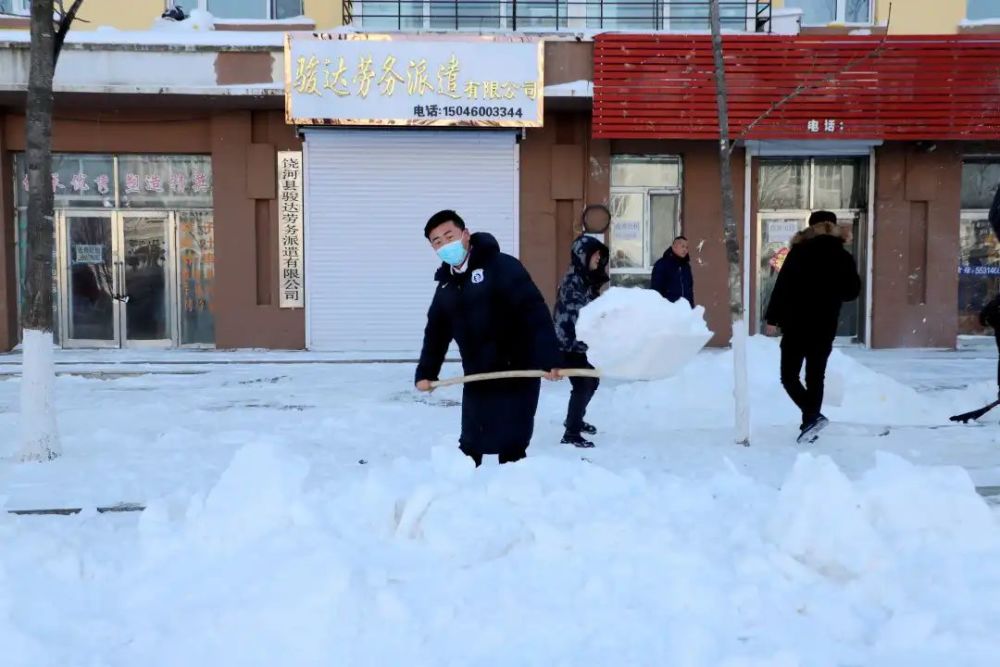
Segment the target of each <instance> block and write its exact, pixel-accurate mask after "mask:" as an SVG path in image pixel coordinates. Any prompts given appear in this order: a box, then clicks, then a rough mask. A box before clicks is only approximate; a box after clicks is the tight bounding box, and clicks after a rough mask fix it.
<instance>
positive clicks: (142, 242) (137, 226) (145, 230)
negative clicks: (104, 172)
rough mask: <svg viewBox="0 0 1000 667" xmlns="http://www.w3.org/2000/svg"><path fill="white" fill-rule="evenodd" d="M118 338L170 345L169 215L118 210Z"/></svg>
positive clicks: (135, 343) (138, 343)
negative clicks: (120, 288) (121, 316)
mask: <svg viewBox="0 0 1000 667" xmlns="http://www.w3.org/2000/svg"><path fill="white" fill-rule="evenodd" d="M118 221H119V224H118V234H119V236H118V238H119V247H120V250H119V252H118V257H119V258H120V259H119V260H118V264H119V270H118V271H119V276H120V280H121V284H122V286H123V290H122V295H123V300H122V308H123V310H124V313H123V322H122V323H121V329H122V333H121V339H122V341H123V343H124V344H125V345H127V346H129V347H170V345H171V344H172V342H173V338H174V335H173V333H174V322H173V313H174V308H173V307H172V306H173V289H172V284H173V280H172V267H171V264H172V261H171V260H172V258H173V257H174V253H173V252H172V248H171V242H170V240H171V234H170V224H169V222H170V218H169V216H168V215H167V214H166V213H134V212H123V213H119V214H118Z"/></svg>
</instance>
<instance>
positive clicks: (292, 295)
mask: <svg viewBox="0 0 1000 667" xmlns="http://www.w3.org/2000/svg"><path fill="white" fill-rule="evenodd" d="M278 225H279V226H278V280H279V285H278V289H279V298H278V305H279V307H281V308H302V307H303V306H304V305H305V273H304V265H305V263H304V256H303V252H302V237H303V235H302V151H279V152H278Z"/></svg>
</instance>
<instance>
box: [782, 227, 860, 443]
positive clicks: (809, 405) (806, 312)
mask: <svg viewBox="0 0 1000 667" xmlns="http://www.w3.org/2000/svg"><path fill="white" fill-rule="evenodd" d="M860 292H861V278H860V277H859V276H858V269H857V265H856V264H855V263H854V258H853V257H852V256H851V254H850V253H849V252H847V249H846V248H844V237H843V236H842V235H841V232H840V227H839V226H838V224H837V216H836V215H835V214H834V213H832V212H830V211H815V212H813V214H812V215H811V216H810V217H809V227H808V228H806V229H804V230H803V231H801V232H799V233H798V234H796V236H795V238H793V239H792V249H791V251H790V252H789V253H788V256H787V257H786V258H785V262H784V264H783V265H782V267H781V272H780V273H778V279H777V281H775V284H774V290H773V291H772V292H771V299H770V301H769V302H768V305H767V311H766V312H765V314H764V319H765V320H766V322H767V325H768V333H769V334H771V335H773V334H774V333H775V327H780V328H781V333H782V338H781V384H782V385H783V386H784V387H785V391H787V392H788V396H789V397H790V398H791V399H792V400H793V401H794V402H795V405H797V406H798V407H799V409H800V410H801V411H802V427H801V429H800V431H801V432H800V435H799V441H800V442H801V441H803V440H808V439H810V438H811V437H812V436H813V435H814V434H816V433H818V432H819V430H820V429H822V428H823V427H825V426H826V424H827V423H828V421H827V419H826V417H824V416H823V414H822V412H821V409H822V407H823V383H824V379H825V375H826V364H827V360H828V359H829V358H830V353H831V352H832V351H833V341H834V338H836V336H837V322H838V320H839V319H840V307H841V305H842V304H843V303H845V302H847V301H853V300H854V299H856V298H858V294H860ZM803 361H804V362H805V366H806V373H805V375H806V383H805V386H802V382H801V380H800V379H799V373H800V372H801V371H802V362H803Z"/></svg>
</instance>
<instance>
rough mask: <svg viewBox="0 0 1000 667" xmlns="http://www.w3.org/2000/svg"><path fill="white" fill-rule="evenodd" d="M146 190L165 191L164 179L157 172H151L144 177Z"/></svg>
mask: <svg viewBox="0 0 1000 667" xmlns="http://www.w3.org/2000/svg"><path fill="white" fill-rule="evenodd" d="M143 184H144V186H145V189H146V192H163V179H161V178H160V177H159V176H157V175H156V174H150V175H149V176H146V178H144V179H143Z"/></svg>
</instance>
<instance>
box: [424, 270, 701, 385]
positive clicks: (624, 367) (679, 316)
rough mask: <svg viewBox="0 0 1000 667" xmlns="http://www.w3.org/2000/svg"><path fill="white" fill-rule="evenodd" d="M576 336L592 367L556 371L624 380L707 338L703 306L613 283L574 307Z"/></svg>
mask: <svg viewBox="0 0 1000 667" xmlns="http://www.w3.org/2000/svg"><path fill="white" fill-rule="evenodd" d="M576 332H577V337H578V338H579V339H580V340H582V341H584V342H585V343H587V345H588V348H589V349H588V351H587V356H588V357H589V359H590V363H591V364H593V365H594V366H595V367H596V369H597V370H590V369H578V368H568V369H563V370H561V371H560V375H561V376H562V377H599V378H604V379H615V380H625V381H636V380H661V379H665V378H668V377H671V376H672V375H675V374H676V373H677V372H678V371H680V369H681V368H683V367H684V366H685V365H686V364H687V363H688V362H690V361H691V360H692V359H694V358H695V356H697V354H698V352H700V351H701V349H702V348H703V347H705V345H706V344H707V343H708V341H709V340H710V339H711V338H712V332H711V331H709V330H708V327H707V326H706V325H705V309H704V308H702V307H701V306H698V307H697V308H693V309H692V308H691V306H690V305H689V304H688V302H687V301H684V300H681V301H679V302H677V303H671V302H670V301H667V300H666V299H664V298H663V297H661V296H660V295H659V294H658V293H656V292H654V291H652V290H646V289H638V288H623V287H613V288H611V289H609V290H608V291H607V292H606V293H605V294H604V295H603V296H601V297H600V298H598V299H596V300H594V301H593V302H592V303H590V304H589V305H587V306H586V307H585V308H584V309H583V310H581V311H580V317H579V319H578V320H577V324H576ZM544 376H545V372H544V371H541V370H523V371H498V372H495V373H479V374H475V375H463V376H461V377H456V378H450V379H448V380H440V381H437V382H433V383H431V386H432V387H433V388H435V389H436V388H438V387H448V386H451V385H456V384H465V383H467V382H480V381H483V380H502V379H510V378H540V377H544Z"/></svg>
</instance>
